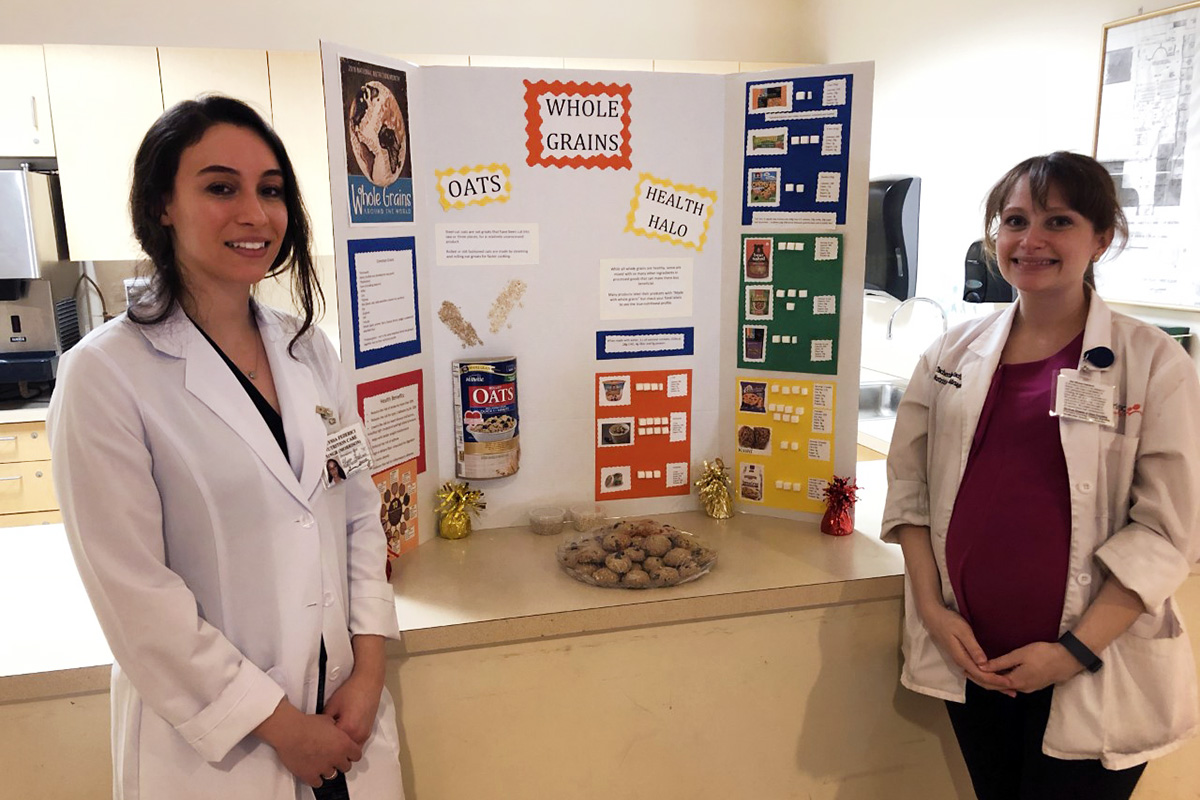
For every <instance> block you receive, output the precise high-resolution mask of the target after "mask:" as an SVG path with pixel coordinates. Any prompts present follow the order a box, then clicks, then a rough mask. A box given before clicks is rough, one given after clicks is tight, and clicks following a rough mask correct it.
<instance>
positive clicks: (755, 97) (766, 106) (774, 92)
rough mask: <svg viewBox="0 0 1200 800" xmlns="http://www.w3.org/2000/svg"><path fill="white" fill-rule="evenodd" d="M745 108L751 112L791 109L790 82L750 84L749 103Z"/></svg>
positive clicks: (764, 112) (761, 112)
mask: <svg viewBox="0 0 1200 800" xmlns="http://www.w3.org/2000/svg"><path fill="white" fill-rule="evenodd" d="M746 110H747V111H748V112H749V113H751V114H771V113H774V112H777V111H791V110H792V82H791V81H781V82H780V83H759V84H751V85H750V104H749V108H747V109H746Z"/></svg>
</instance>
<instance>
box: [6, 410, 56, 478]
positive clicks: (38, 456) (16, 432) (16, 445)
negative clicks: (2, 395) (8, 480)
mask: <svg viewBox="0 0 1200 800" xmlns="http://www.w3.org/2000/svg"><path fill="white" fill-rule="evenodd" d="M48 458H50V441H49V440H48V439H47V438H46V423H44V422H9V423H7V424H4V425H0V464H10V463H12V462H14V461H45V460H46V459H48ZM4 474H7V473H4Z"/></svg>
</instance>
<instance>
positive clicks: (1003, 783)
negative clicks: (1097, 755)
mask: <svg viewBox="0 0 1200 800" xmlns="http://www.w3.org/2000/svg"><path fill="white" fill-rule="evenodd" d="M1053 691H1054V688H1053V687H1047V688H1045V689H1042V690H1041V691H1038V692H1033V693H1032V694H1018V695H1017V696H1016V697H1015V698H1013V697H1006V696H1005V695H1002V694H1000V693H999V692H993V691H990V690H988V689H982V688H980V687H979V686H977V685H975V684H974V683H971V682H970V681H967V702H966V703H950V702H947V703H946V709H947V710H948V711H949V713H950V724H951V725H953V726H954V735H955V736H956V737H958V746H959V747H960V748H962V754H963V760H965V761H966V762H967V771H968V772H970V773H971V783H972V784H973V785H974V787H975V795H976V796H977V797H978V798H979V800H1075V798H1078V800H1128V798H1129V796H1130V795H1131V794H1133V788H1134V787H1135V786H1137V782H1138V779H1139V778H1141V777H1142V770H1144V769H1145V768H1146V765H1145V764H1139V765H1137V766H1136V767H1130V768H1129V769H1123V770H1108V769H1105V768H1104V767H1103V766H1101V764H1100V762H1099V761H1098V760H1087V761H1066V760H1063V759H1059V758H1051V757H1050V756H1048V755H1046V754H1044V753H1043V752H1042V736H1043V735H1044V734H1045V733H1046V721H1047V720H1048V719H1049V717H1050V697H1051V694H1052V693H1053Z"/></svg>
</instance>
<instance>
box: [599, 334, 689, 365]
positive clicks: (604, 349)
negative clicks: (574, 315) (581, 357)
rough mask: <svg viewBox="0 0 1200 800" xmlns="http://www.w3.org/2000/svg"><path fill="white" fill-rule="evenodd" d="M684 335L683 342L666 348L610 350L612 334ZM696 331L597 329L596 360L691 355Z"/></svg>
mask: <svg viewBox="0 0 1200 800" xmlns="http://www.w3.org/2000/svg"><path fill="white" fill-rule="evenodd" d="M662 335H668V336H669V335H674V336H679V335H682V336H683V344H682V345H681V346H680V347H677V348H671V349H666V350H638V351H636V352H631V353H610V352H608V339H609V337H610V336H662ZM695 342H696V333H695V329H694V328H634V329H633V330H625V331H596V360H597V361H609V360H612V359H618V358H657V357H660V356H690V355H692V354H693V353H695Z"/></svg>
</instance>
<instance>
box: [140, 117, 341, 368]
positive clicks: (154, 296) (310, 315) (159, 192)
mask: <svg viewBox="0 0 1200 800" xmlns="http://www.w3.org/2000/svg"><path fill="white" fill-rule="evenodd" d="M221 123H225V124H228V125H235V126H237V127H239V128H245V129H246V130H249V131H251V132H253V133H255V134H257V135H258V137H259V138H261V139H262V140H263V141H264V142H266V144H267V146H268V147H270V148H271V152H272V153H274V154H275V159H276V160H277V161H278V162H279V168H280V170H281V171H282V172H283V197H284V203H285V205H286V206H287V212H288V223H287V231H286V232H285V233H284V236H283V242H282V244H281V245H280V248H279V255H278V256H277V257H276V258H275V263H274V264H272V265H271V269H270V270H269V271H268V272H267V277H274V276H276V275H280V274H282V273H285V272H290V273H291V291H292V298H293V301H294V302H295V303H296V305H297V306H298V307H299V308H300V309H301V311H302V317H301V325H300V329H299V330H298V331H297V332H296V335H295V336H293V337H292V340H291V342H290V343H289V345H288V352H289V353H292V348H294V347H295V346H296V342H297V341H299V340H300V337H302V336H303V335H304V334H305V333H306V332H307V331H308V329H309V328H311V327H312V325H313V320H314V318H315V317H316V316H318V315H319V314H320V313H321V312H322V311H323V310H324V304H325V297H324V295H323V294H322V292H321V285H320V283H319V282H318V281H317V272H316V267H315V265H314V263H313V256H312V236H311V230H310V225H309V220H308V213H307V212H306V211H305V210H304V200H303V199H302V198H301V197H300V187H299V185H298V184H297V182H296V171H295V170H294V169H293V168H292V162H291V159H289V158H288V155H287V150H286V149H284V146H283V142H282V141H280V139H279V136H278V135H277V134H276V133H275V131H274V130H272V129H271V126H270V125H268V124H267V123H266V122H265V121H264V120H263V118H262V117H260V116H259V115H258V112H257V111H255V110H254V109H252V108H251V107H250V106H248V105H246V104H245V103H243V102H242V101H240V100H235V99H233V98H232V97H225V96H223V95H215V94H214V95H206V96H203V97H200V98H199V99H197V100H185V101H183V102H182V103H179V104H177V105H175V106H172V107H171V108H170V109H168V110H167V111H165V112H163V115H162V116H161V117H159V118H158V119H157V120H156V121H155V123H154V124H153V125H151V126H150V130H148V131H146V135H145V137H143V139H142V143H141V145H140V146H139V147H138V151H137V156H136V157H135V158H134V162H133V188H132V189H131V190H130V192H129V215H130V217H131V218H132V219H133V233H134V235H135V236H136V237H137V240H138V242H139V243H140V244H141V246H142V249H143V250H145V251H146V255H147V256H149V257H150V263H151V265H152V266H153V274H152V275H151V276H150V285H149V287H148V289H147V290H146V291H144V292H142V293H141V294H140V296H139V297H138V300H137V301H136V302H135V303H134V304H133V306H132V307H130V309H129V312H128V314H129V318H130V319H131V320H133V321H134V322H136V323H138V324H140V325H153V324H156V323H158V322H162V321H163V320H164V319H166V317H167V316H168V315H169V314H170V313H171V311H172V309H173V308H174V306H175V305H176V304H177V303H180V302H181V301H182V299H183V297H184V295H185V294H186V288H185V287H184V285H183V276H182V274H181V273H180V271H179V265H178V263H177V262H176V260H175V245H174V242H173V241H172V239H171V231H170V229H168V228H167V227H166V226H165V225H163V224H162V215H163V212H164V211H165V210H166V206H167V202H168V201H169V200H170V199H171V194H172V192H174V190H175V174H176V173H177V172H178V171H179V159H180V157H181V156H182V154H183V151H184V150H186V149H187V148H189V147H191V146H192V145H194V144H196V142H198V141H200V139H201V138H202V137H203V136H204V134H205V133H206V132H207V131H208V129H209V128H211V127H212V126H213V125H219V124H221Z"/></svg>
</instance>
